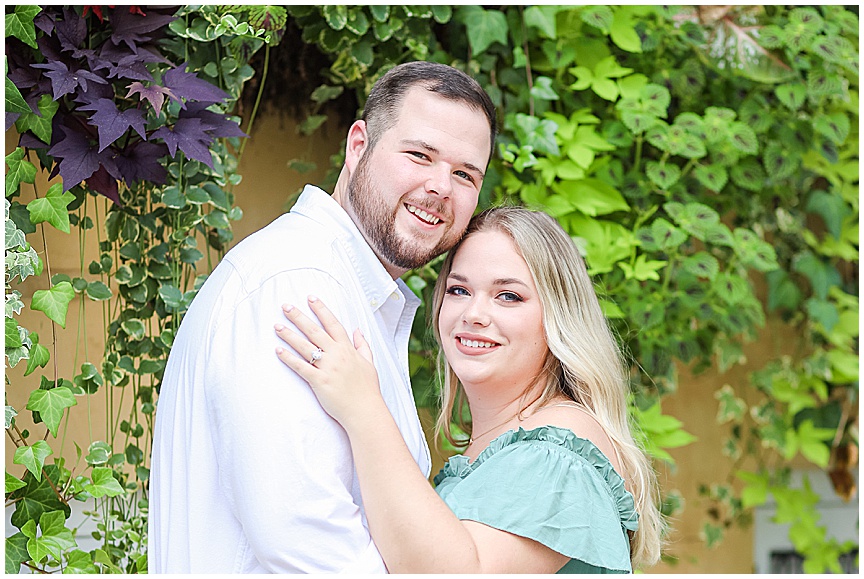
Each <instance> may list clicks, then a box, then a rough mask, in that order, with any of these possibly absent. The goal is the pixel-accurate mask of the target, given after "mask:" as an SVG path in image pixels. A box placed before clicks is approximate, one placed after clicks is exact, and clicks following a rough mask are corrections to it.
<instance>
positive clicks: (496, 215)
mask: <svg viewBox="0 0 864 579" xmlns="http://www.w3.org/2000/svg"><path fill="white" fill-rule="evenodd" d="M481 231H499V232H502V233H505V234H506V235H508V236H509V237H510V238H511V239H512V240H513V242H514V244H515V245H516V248H517V250H518V251H519V253H520V254H521V256H522V258H523V259H524V260H525V262H526V263H527V264H528V269H529V270H530V272H531V277H532V278H533V280H534V284H535V285H536V286H537V291H538V293H539V297H540V302H541V305H542V311H543V329H544V332H545V337H546V344H547V345H548V348H549V350H548V353H547V356H546V360H545V362H544V366H543V370H542V375H541V379H543V380H544V381H545V387H544V390H543V393H542V394H541V397H540V400H539V406H542V405H544V404H546V403H548V402H549V401H551V400H553V399H555V398H556V397H560V396H564V397H566V398H568V399H570V400H573V401H574V402H577V403H579V404H581V405H582V406H584V407H585V409H586V410H587V411H588V412H589V413H591V414H592V415H593V416H594V417H595V418H596V419H597V421H598V422H599V423H600V424H601V425H602V427H603V429H604V430H605V432H606V433H607V434H608V435H609V438H610V439H611V440H612V444H613V445H614V446H615V449H616V450H617V451H618V455H619V457H620V461H621V466H622V468H623V470H624V472H623V473H621V474H622V475H623V478H624V480H625V481H626V485H627V488H628V490H630V492H631V493H632V494H633V497H634V499H635V502H636V511H637V513H638V514H639V530H638V531H636V532H635V533H633V534H632V535H631V537H630V558H631V561H632V563H633V567H634V568H637V567H640V566H644V565H653V564H654V563H656V562H657V561H658V559H659V558H660V548H661V542H662V534H663V527H664V521H663V517H662V516H661V514H660V512H659V510H658V507H657V505H658V503H659V490H658V485H657V477H656V474H655V472H654V469H653V468H652V465H651V463H650V461H649V460H648V457H647V456H646V454H645V452H644V450H643V449H642V448H641V447H640V446H639V444H638V443H637V442H636V440H635V439H634V437H633V434H632V432H633V429H634V428H635V425H634V424H632V423H631V419H630V415H629V413H628V406H627V398H628V392H629V385H628V381H627V374H626V372H625V365H624V358H623V356H622V354H621V351H620V349H619V348H618V344H617V342H616V340H615V337H614V336H613V334H612V331H611V329H610V328H609V325H608V323H607V321H606V318H605V316H604V315H603V312H602V310H601V309H600V303H599V301H598V299H597V294H596V292H595V290H594V286H593V285H592V283H591V280H590V278H589V276H588V272H587V270H586V268H585V262H584V260H583V259H582V256H581V255H579V252H578V251H577V249H576V247H575V245H574V243H573V241H572V240H571V239H570V237H569V236H568V235H567V233H566V232H565V231H564V230H563V229H562V228H561V226H560V225H559V224H558V223H557V222H556V221H555V220H554V219H553V218H552V217H550V216H548V215H546V214H545V213H541V212H536V211H530V210H528V209H524V208H521V207H497V208H492V209H488V210H486V211H484V212H483V213H480V214H479V215H476V216H475V217H474V218H473V219H472V220H471V222H470V224H469V225H468V229H467V230H466V232H465V236H464V237H463V238H462V241H460V243H459V244H457V245H456V246H455V247H454V248H453V249H452V251H451V252H450V253H449V254H448V256H447V257H446V259H445V260H444V262H443V265H442V267H441V273H440V274H439V276H438V281H437V283H436V285H435V290H434V293H433V308H432V316H433V317H432V328H433V331H434V334H435V340H436V341H437V342H438V344H439V346H440V344H441V334H440V330H439V326H438V315H439V313H440V312H441V303H442V301H443V299H444V293H445V290H446V289H447V276H448V275H449V274H450V271H451V268H452V266H453V257H454V256H455V255H456V254H457V253H458V252H459V248H460V247H461V245H462V243H463V242H464V241H465V239H467V238H468V237H470V236H471V235H473V234H475V233H479V232H481ZM438 363H439V370H440V372H439V375H440V376H441V379H442V381H443V385H442V389H441V414H440V415H439V417H438V421H437V424H436V425H435V435H436V438H437V436H438V435H439V434H441V433H443V434H444V436H445V437H446V438H447V440H448V441H450V442H451V443H452V444H454V445H455V446H457V447H458V446H464V445H465V443H466V441H465V440H460V439H457V438H456V437H455V436H454V433H453V432H452V429H451V427H450V424H451V419H452V420H455V422H456V424H457V425H458V426H459V427H460V428H462V429H463V430H464V431H465V432H470V425H468V424H466V421H465V419H464V417H463V416H462V412H461V409H462V407H463V402H464V400H465V390H464V389H463V386H462V384H461V383H460V382H459V378H458V377H457V376H456V374H455V373H454V372H453V369H452V368H451V367H450V365H449V364H448V363H447V360H446V358H445V357H444V355H443V353H442V351H441V349H440V348H439V356H438ZM529 388H530V386H529ZM525 394H526V395H527V394H528V392H527V390H526V392H525ZM539 406H538V407H539ZM454 409H455V411H456V412H455V414H456V416H454Z"/></svg>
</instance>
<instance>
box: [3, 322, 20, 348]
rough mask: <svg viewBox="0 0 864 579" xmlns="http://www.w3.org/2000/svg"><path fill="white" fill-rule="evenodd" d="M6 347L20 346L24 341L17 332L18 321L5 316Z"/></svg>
mask: <svg viewBox="0 0 864 579" xmlns="http://www.w3.org/2000/svg"><path fill="white" fill-rule="evenodd" d="M5 330H6V331H5V334H6V347H7V348H20V347H21V346H22V345H23V344H24V342H22V341H21V334H20V333H19V332H18V322H16V321H15V318H6V328H5Z"/></svg>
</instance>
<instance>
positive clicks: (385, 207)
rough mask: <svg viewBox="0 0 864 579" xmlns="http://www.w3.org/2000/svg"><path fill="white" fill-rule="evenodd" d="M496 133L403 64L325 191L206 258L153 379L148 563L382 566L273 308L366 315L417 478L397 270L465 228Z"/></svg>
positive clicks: (461, 101) (409, 299) (468, 103)
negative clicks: (210, 261) (289, 361)
mask: <svg viewBox="0 0 864 579" xmlns="http://www.w3.org/2000/svg"><path fill="white" fill-rule="evenodd" d="M494 139H495V111H494V107H493V105H492V103H491V101H490V100H489V97H488V95H486V93H485V92H484V91H483V89H482V88H481V87H480V86H479V85H478V84H477V83H476V82H475V81H474V80H473V79H471V78H470V77H468V76H467V75H465V74H464V73H462V72H459V71H457V70H456V69H453V68H451V67H448V66H444V65H438V64H432V63H425V62H414V63H408V64H404V65H400V66H397V67H396V68H394V69H392V70H391V71H390V72H388V73H387V74H386V75H384V76H383V77H382V78H381V79H380V80H379V81H378V82H377V83H376V85H375V87H373V89H372V92H371V94H370V96H369V99H368V101H367V103H366V107H365V111H364V115H363V119H362V120H359V121H356V122H355V123H354V124H353V125H352V126H351V128H350V129H349V131H348V139H347V144H346V150H345V164H344V166H343V168H342V171H341V173H340V175H339V179H338V182H337V183H336V188H335V190H334V192H333V196H332V197H330V196H328V195H327V194H326V193H324V192H323V191H321V190H320V189H318V188H315V187H312V186H307V187H306V189H305V190H304V192H303V194H302V195H301V197H300V198H299V200H298V201H297V203H296V204H295V206H294V208H293V209H292V210H291V212H290V213H288V214H286V215H283V216H281V217H279V218H278V219H276V220H275V221H274V222H273V223H271V224H270V225H268V226H267V227H265V228H264V229H262V230H261V231H259V232H257V233H255V234H253V235H251V236H250V237H248V238H247V239H245V240H244V241H243V242H241V243H240V244H238V245H237V246H236V247H235V248H234V249H233V250H232V251H230V252H229V253H228V255H226V256H225V258H224V259H223V260H222V262H221V263H220V264H219V266H218V267H217V268H216V269H215V270H214V271H213V273H212V274H211V275H210V277H209V278H208V280H207V282H206V283H205V284H204V286H203V287H202V288H201V291H200V292H199V294H198V296H197V297H196V298H195V301H194V302H193V304H192V306H191V307H190V309H189V312H188V313H187V314H186V317H185V318H184V320H183V323H182V324H181V326H180V329H179V331H178V333H177V337H176V340H175V342H174V345H173V347H172V350H171V355H170V357H169V359H168V364H167V366H166V369H165V376H164V379H163V382H162V389H161V393H160V397H159V406H158V411H157V413H156V426H155V436H154V441H153V458H152V465H151V466H152V471H151V488H150V527H149V569H150V572H151V573H185V572H193V573H217V572H221V573H226V572H228V573H230V572H234V573H260V572H272V573H279V572H283V573H291V572H293V573H315V572H350V573H374V572H386V569H385V567H384V564H383V562H382V560H381V557H380V555H379V554H378V551H377V549H376V548H375V545H374V543H372V540H371V538H370V536H369V532H368V529H367V526H366V521H365V517H364V513H363V506H362V502H361V497H360V490H359V486H358V484H357V481H356V480H355V476H354V467H353V461H352V457H351V449H350V446H349V443H348V439H347V436H346V435H345V432H344V431H343V430H342V429H341V427H340V426H339V425H338V424H337V423H336V422H335V421H333V420H332V419H331V418H330V417H329V416H328V415H327V414H326V413H325V412H324V410H323V409H322V408H321V406H320V405H319V404H318V402H317V401H316V399H315V396H314V394H313V393H312V392H311V390H310V388H309V386H308V384H306V383H305V382H304V381H303V380H302V379H301V378H300V377H299V376H297V375H296V374H294V373H292V372H291V371H290V370H289V369H288V368H287V367H285V365H284V364H282V363H281V362H280V361H279V359H278V358H277V357H276V354H275V348H276V347H277V346H279V344H280V343H281V342H280V340H279V339H278V337H277V336H276V335H275V332H274V329H273V326H274V324H276V323H283V324H284V323H286V320H285V318H284V317H283V315H282V310H281V306H282V304H286V303H289V304H293V305H295V306H297V307H300V308H303V309H304V310H305V311H306V312H307V314H310V313H311V312H310V311H309V309H308V305H307V297H308V296H309V295H310V294H314V295H316V296H318V297H320V298H321V299H322V300H323V301H324V303H326V304H327V305H328V306H329V307H330V308H331V309H332V310H333V312H334V314H336V316H337V317H338V318H339V320H340V322H341V323H342V324H343V325H344V326H345V328H347V329H348V331H349V332H352V331H353V330H354V329H355V328H360V330H361V331H362V332H363V335H364V336H365V337H366V338H367V340H368V341H369V342H370V345H371V347H372V350H373V353H374V357H375V365H376V368H377V370H378V375H379V377H380V381H381V390H382V394H383V396H384V399H385V401H386V402H387V406H388V408H389V410H390V412H391V413H392V414H393V416H394V418H395V419H396V422H397V423H398V425H399V429H400V431H401V433H402V435H403V437H404V438H405V441H406V443H407V444H408V447H409V449H410V450H411V452H412V454H413V456H414V459H415V460H416V461H417V464H418V467H419V468H420V469H421V470H422V471H423V472H424V473H425V474H426V475H427V476H428V475H429V470H430V467H431V465H430V458H429V449H428V447H427V445H426V442H425V438H424V436H423V431H422V430H421V428H420V422H419V420H418V417H417V411H416V408H415V407H414V403H413V396H412V393H411V385H410V381H409V374H408V351H407V350H408V347H407V346H408V335H409V331H410V328H411V324H412V320H413V318H414V314H415V312H416V309H417V306H418V304H419V301H418V300H417V298H416V297H415V296H414V295H413V294H412V293H411V291H410V290H409V289H408V288H407V286H406V285H405V284H404V282H402V281H401V280H400V279H398V278H399V276H401V275H402V274H403V273H405V272H406V271H408V270H409V269H413V268H415V267H419V266H421V265H423V264H424V263H427V262H428V261H429V260H431V259H432V258H433V257H435V256H437V255H440V254H441V253H443V252H445V251H447V250H448V249H449V248H450V247H452V246H453V245H454V244H455V243H456V241H457V240H458V239H459V238H460V237H461V235H462V233H463V232H464V229H465V227H466V226H467V224H468V221H469V219H470V218H471V215H472V214H473V212H474V210H475V208H476V205H477V196H478V193H479V191H480V187H481V185H482V183H483V176H484V175H483V171H484V170H485V168H486V166H487V165H488V162H489V159H490V157H491V153H492V146H493V143H494ZM299 354H300V355H302V356H304V357H305V358H307V359H308V360H310V363H314V362H315V359H314V358H313V357H312V352H299ZM322 355H323V356H326V355H327V354H326V352H325V353H323V354H322Z"/></svg>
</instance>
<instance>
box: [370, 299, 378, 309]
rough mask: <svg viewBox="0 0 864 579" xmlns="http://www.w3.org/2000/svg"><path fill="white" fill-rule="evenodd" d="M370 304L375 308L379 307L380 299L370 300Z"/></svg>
mask: <svg viewBox="0 0 864 579" xmlns="http://www.w3.org/2000/svg"><path fill="white" fill-rule="evenodd" d="M369 305H370V306H372V307H373V308H377V307H378V300H369Z"/></svg>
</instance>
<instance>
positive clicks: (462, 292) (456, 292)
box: [444, 285, 471, 296]
mask: <svg viewBox="0 0 864 579" xmlns="http://www.w3.org/2000/svg"><path fill="white" fill-rule="evenodd" d="M444 293H446V294H448V295H451V296H470V295H471V294H470V293H468V290H466V289H465V288H464V287H462V286H458V285H451V286H450V287H448V288H447V291H445V292H444Z"/></svg>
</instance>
